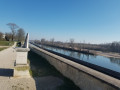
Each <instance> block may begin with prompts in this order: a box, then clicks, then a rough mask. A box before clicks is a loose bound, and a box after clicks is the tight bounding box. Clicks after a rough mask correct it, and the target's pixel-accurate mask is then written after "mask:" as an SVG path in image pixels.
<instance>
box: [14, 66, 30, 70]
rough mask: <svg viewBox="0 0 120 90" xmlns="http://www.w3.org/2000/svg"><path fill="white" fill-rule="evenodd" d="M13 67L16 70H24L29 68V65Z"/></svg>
mask: <svg viewBox="0 0 120 90" xmlns="http://www.w3.org/2000/svg"><path fill="white" fill-rule="evenodd" d="M15 69H16V70H18V71H25V70H29V66H20V67H15Z"/></svg>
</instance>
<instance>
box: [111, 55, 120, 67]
mask: <svg viewBox="0 0 120 90" xmlns="http://www.w3.org/2000/svg"><path fill="white" fill-rule="evenodd" d="M109 59H110V61H111V62H112V63H116V64H118V65H119V66H120V59H119V58H112V57H109Z"/></svg>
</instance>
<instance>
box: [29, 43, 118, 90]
mask: <svg viewBox="0 0 120 90" xmlns="http://www.w3.org/2000/svg"><path fill="white" fill-rule="evenodd" d="M30 49H31V51H33V52H35V53H37V54H39V55H40V56H42V57H44V58H45V59H46V60H47V61H48V62H49V63H50V64H51V65H53V66H54V67H55V68H56V69H57V70H58V71H59V72H61V73H62V74H63V75H64V76H66V77H67V78H69V79H71V80H72V81H73V82H74V83H75V84H76V85H77V86H78V87H80V88H81V89H83V90H88V89H89V90H118V89H120V80H119V76H118V78H116V77H115V76H114V73H113V76H112V75H111V76H110V75H108V74H105V73H102V72H100V71H98V70H95V69H92V68H90V67H87V66H85V65H82V64H80V63H77V62H74V61H72V60H69V58H65V57H62V56H61V55H57V54H55V53H52V52H50V51H48V50H45V49H42V48H40V47H37V46H36V45H33V44H30Z"/></svg>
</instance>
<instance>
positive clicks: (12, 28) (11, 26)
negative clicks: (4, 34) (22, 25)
mask: <svg viewBox="0 0 120 90" xmlns="http://www.w3.org/2000/svg"><path fill="white" fill-rule="evenodd" d="M7 25H8V26H9V27H10V29H11V32H12V41H13V40H14V37H15V34H16V29H17V28H19V27H18V26H17V25H16V24H15V23H8V24H7Z"/></svg>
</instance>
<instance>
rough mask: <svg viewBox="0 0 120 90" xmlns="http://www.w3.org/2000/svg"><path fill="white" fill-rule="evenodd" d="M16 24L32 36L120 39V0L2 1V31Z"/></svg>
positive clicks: (91, 39)
mask: <svg viewBox="0 0 120 90" xmlns="http://www.w3.org/2000/svg"><path fill="white" fill-rule="evenodd" d="M7 23H15V24H17V25H18V26H19V27H21V28H23V29H24V30H25V32H26V33H29V34H30V39H38V40H39V39H41V38H45V39H47V40H50V39H51V38H54V39H55V40H56V41H64V42H68V41H69V40H70V39H71V38H73V39H74V40H75V42H86V43H94V44H98V43H109V42H112V41H120V0H0V31H1V32H4V33H5V32H10V28H9V27H8V26H7V25H6V24H7Z"/></svg>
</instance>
